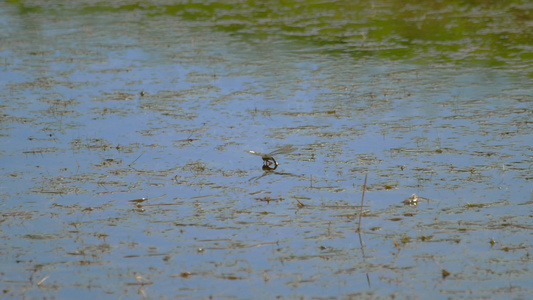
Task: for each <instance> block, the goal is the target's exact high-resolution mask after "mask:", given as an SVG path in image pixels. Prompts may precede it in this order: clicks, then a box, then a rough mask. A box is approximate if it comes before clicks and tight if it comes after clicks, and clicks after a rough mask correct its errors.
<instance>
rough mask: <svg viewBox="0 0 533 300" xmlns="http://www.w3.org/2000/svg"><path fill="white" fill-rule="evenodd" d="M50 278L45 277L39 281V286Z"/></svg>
mask: <svg viewBox="0 0 533 300" xmlns="http://www.w3.org/2000/svg"><path fill="white" fill-rule="evenodd" d="M49 277H50V275H47V276H44V277H43V279H41V280H39V282H37V286H40V285H41V284H43V283H44V282H45V281H46V279H48V278H49Z"/></svg>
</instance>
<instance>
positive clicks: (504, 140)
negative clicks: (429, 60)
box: [0, 4, 533, 299]
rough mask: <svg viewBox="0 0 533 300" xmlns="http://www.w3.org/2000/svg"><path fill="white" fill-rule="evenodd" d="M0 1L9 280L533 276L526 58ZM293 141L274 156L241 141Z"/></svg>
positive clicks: (522, 279)
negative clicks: (447, 53)
mask: <svg viewBox="0 0 533 300" xmlns="http://www.w3.org/2000/svg"><path fill="white" fill-rule="evenodd" d="M0 12H1V14H0V22H1V23H4V24H10V25H12V26H10V28H11V29H10V30H9V31H5V32H4V33H3V37H4V42H3V46H2V47H3V49H0V60H1V62H0V78H1V82H0V88H1V89H2V91H4V92H3V93H2V95H1V96H0V107H1V108H2V121H1V122H0V128H1V129H0V130H1V134H0V139H1V140H2V141H1V145H2V146H0V166H1V167H0V170H1V172H2V179H1V181H0V196H1V200H0V201H1V202H0V203H1V204H0V207H1V208H2V221H1V222H0V236H1V237H2V238H3V239H4V240H5V243H4V246H2V248H1V251H0V253H1V254H0V255H1V257H2V260H3V262H4V263H3V268H2V272H3V276H2V279H1V280H0V288H1V289H2V290H3V291H4V292H3V293H4V294H6V295H7V296H8V297H11V298H22V297H30V298H34V297H56V298H71V297H73V296H74V295H76V297H81V298H84V299H89V298H94V297H99V298H133V297H146V298H177V297H183V298H207V297H213V298H216V299H219V298H263V299H271V298H274V297H278V296H279V297H282V298H298V297H303V298H309V297H338V298H358V297H363V296H365V297H368V298H373V297H376V298H385V297H400V298H406V297H414V298H428V297H431V298H448V297H453V298H455V297H459V298H460V297H470V296H471V295H475V296H476V297H499V296H500V295H501V296H502V297H503V296H506V297H507V296H509V297H512V298H520V297H524V295H527V294H528V293H529V292H530V287H529V283H530V282H531V275H530V274H531V272H530V268H531V263H530V259H529V251H530V249H531V243H530V240H531V239H530V230H531V229H532V225H533V224H532V223H531V209H530V206H531V205H532V203H533V190H532V187H531V179H532V178H533V175H532V171H531V166H532V161H531V149H532V148H533V138H532V134H531V132H533V131H532V130H531V100H532V99H531V96H530V94H531V87H530V86H529V84H528V83H529V79H530V78H529V77H528V75H527V72H517V70H516V69H514V68H511V67H510V68H509V69H505V68H492V67H479V66H461V67H458V66H454V65H450V64H437V63H435V64H424V63H422V64H417V63H415V62H413V61H402V60H400V61H393V60H388V59H385V58H379V57H376V58H370V59H368V58H365V59H360V60H358V59H355V58H353V57H345V56H333V55H332V56H327V55H325V54H324V53H321V52H319V51H316V52H313V50H312V49H309V51H306V52H305V53H302V52H301V51H299V50H298V49H297V48H298V47H295V46H294V45H291V41H277V42H276V43H269V42H268V41H264V42H258V43H247V42H244V41H242V40H240V39H239V38H238V37H235V36H231V35H230V34H228V33H222V32H219V31H214V30H213V29H211V28H209V27H208V26H206V27H198V26H197V25H198V24H195V23H194V22H191V23H187V22H184V21H180V20H179V19H177V18H170V17H168V16H166V17H165V16H158V17H153V18H148V17H145V16H144V17H142V18H143V22H141V23H137V22H134V21H132V19H135V18H136V17H138V16H135V14H134V13H131V12H129V13H127V14H126V13H125V14H124V15H123V16H122V18H116V15H115V14H114V13H111V12H101V13H100V14H99V15H98V17H97V18H96V16H94V15H91V14H89V15H82V16H79V15H76V13H75V12H70V13H73V16H71V17H70V18H68V19H65V18H63V16H58V15H54V14H53V13H50V14H47V13H39V12H35V13H31V14H30V15H24V14H18V13H17V12H16V11H14V9H13V7H12V6H9V5H8V4H4V5H1V7H0ZM65 14H68V13H67V12H65ZM95 18H96V19H95ZM30 21H33V22H34V25H33V26H29V27H28V26H24V25H25V24H28V22H30ZM206 24H209V23H206ZM295 48H296V49H295ZM287 144H292V145H295V146H296V147H297V148H298V151H295V152H293V153H289V154H284V155H279V156H278V157H276V160H277V161H279V162H280V166H279V167H278V168H277V169H276V170H274V171H264V170H262V169H261V164H262V161H261V159H260V158H259V157H257V156H253V155H250V154H247V153H246V152H245V150H254V151H260V152H269V151H272V150H274V149H275V148H277V147H279V146H283V145H287ZM367 174H368V186H367V192H366V196H365V201H364V207H363V211H364V215H363V218H362V226H361V228H362V232H361V235H358V234H357V233H356V231H355V229H356V228H357V225H358V220H359V211H360V207H359V205H360V203H361V194H362V185H363V182H364V178H365V175H367ZM413 193H416V194H417V195H418V196H419V197H420V203H419V204H418V205H417V206H408V205H407V206H406V205H404V204H402V201H403V200H405V199H406V198H407V197H409V196H411V195H412V194H413ZM266 197H268V198H266ZM140 198H147V199H148V200H147V201H144V202H135V201H132V200H136V199H140ZM265 199H271V201H266V200H265ZM296 199H298V200H299V201H300V202H302V203H303V204H304V206H303V207H299V206H298V202H297V200H296ZM491 241H493V242H494V245H491ZM439 265H440V266H441V267H442V268H444V269H446V270H447V271H448V272H449V273H450V275H449V276H447V277H445V278H444V277H443V276H442V270H441V267H439ZM46 276H49V277H46ZM135 276H141V277H142V278H141V279H139V280H137V279H136V278H135ZM43 278H47V279H46V280H45V281H43V282H41V283H40V284H38V283H39V281H40V280H41V279H43Z"/></svg>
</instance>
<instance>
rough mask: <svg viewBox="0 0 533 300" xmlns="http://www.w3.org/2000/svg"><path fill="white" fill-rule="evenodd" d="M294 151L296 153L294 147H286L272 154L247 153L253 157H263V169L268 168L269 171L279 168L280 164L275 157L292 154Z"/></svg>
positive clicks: (250, 151) (249, 151) (248, 151)
mask: <svg viewBox="0 0 533 300" xmlns="http://www.w3.org/2000/svg"><path fill="white" fill-rule="evenodd" d="M294 151H296V148H295V147H294V146H293V145H285V146H282V147H279V148H278V149H276V150H274V151H272V152H270V153H261V152H257V151H252V150H246V151H245V152H247V153H250V154H253V155H257V156H261V158H262V159H263V168H265V167H266V168H268V169H276V168H277V167H278V166H279V163H278V162H277V161H276V159H275V158H274V155H278V154H287V153H291V152H294Z"/></svg>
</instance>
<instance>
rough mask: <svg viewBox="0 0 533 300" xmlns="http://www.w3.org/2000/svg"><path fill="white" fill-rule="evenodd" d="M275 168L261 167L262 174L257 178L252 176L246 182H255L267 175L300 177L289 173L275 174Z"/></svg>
mask: <svg viewBox="0 0 533 300" xmlns="http://www.w3.org/2000/svg"><path fill="white" fill-rule="evenodd" d="M276 168H277V166H276V167H274V168H270V167H269V166H265V165H264V166H263V171H264V172H263V174H261V175H259V176H254V177H252V178H250V179H248V181H251V182H256V181H257V180H259V179H261V178H263V177H265V176H268V175H285V176H292V177H301V176H302V175H298V174H293V173H289V172H277V171H275V170H276Z"/></svg>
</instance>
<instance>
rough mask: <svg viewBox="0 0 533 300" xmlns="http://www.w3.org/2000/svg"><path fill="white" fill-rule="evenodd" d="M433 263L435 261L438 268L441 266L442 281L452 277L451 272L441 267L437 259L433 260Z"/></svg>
mask: <svg viewBox="0 0 533 300" xmlns="http://www.w3.org/2000/svg"><path fill="white" fill-rule="evenodd" d="M433 261H434V262H435V263H436V264H437V266H439V268H440V269H441V271H442V279H444V278H446V277H448V276H449V275H450V272H448V271H446V269H444V268H443V267H442V266H441V264H439V262H438V261H437V260H436V259H435V258H433Z"/></svg>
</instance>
